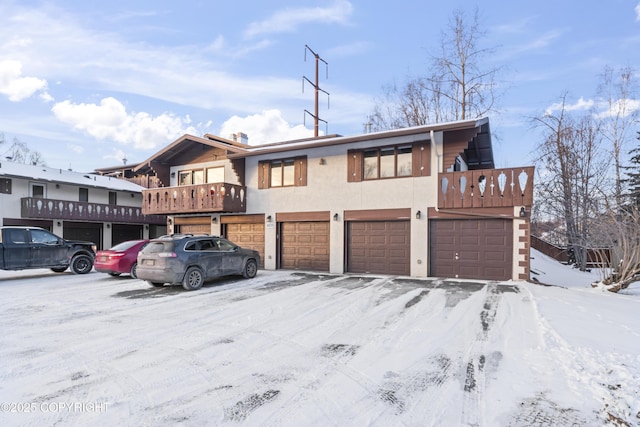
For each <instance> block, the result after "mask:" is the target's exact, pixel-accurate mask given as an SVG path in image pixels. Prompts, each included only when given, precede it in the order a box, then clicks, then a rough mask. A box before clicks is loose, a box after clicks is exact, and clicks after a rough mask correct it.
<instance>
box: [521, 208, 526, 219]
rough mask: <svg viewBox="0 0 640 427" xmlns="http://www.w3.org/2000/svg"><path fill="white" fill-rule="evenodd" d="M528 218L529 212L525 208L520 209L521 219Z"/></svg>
mask: <svg viewBox="0 0 640 427" xmlns="http://www.w3.org/2000/svg"><path fill="white" fill-rule="evenodd" d="M525 216H527V211H526V210H525V209H524V206H523V207H521V208H520V218H524V217H525Z"/></svg>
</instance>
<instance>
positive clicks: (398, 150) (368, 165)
mask: <svg viewBox="0 0 640 427" xmlns="http://www.w3.org/2000/svg"><path fill="white" fill-rule="evenodd" d="M430 148H431V146H430V145H429V142H428V141H425V142H419V143H414V144H406V145H397V146H391V147H379V148H370V149H365V150H349V152H348V155H347V172H348V176H347V181H348V182H359V181H363V180H365V181H368V180H375V179H387V178H400V177H406V176H414V177H416V176H429V175H430V174H431V168H430V164H431V149H430Z"/></svg>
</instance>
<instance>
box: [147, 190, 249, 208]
mask: <svg viewBox="0 0 640 427" xmlns="http://www.w3.org/2000/svg"><path fill="white" fill-rule="evenodd" d="M245 195H246V189H245V187H242V186H240V185H235V184H227V183H214V184H198V185H181V186H179V187H162V188H153V189H149V190H142V212H143V213H144V214H147V215H149V214H162V215H167V214H179V213H207V212H246V209H247V204H246V198H245Z"/></svg>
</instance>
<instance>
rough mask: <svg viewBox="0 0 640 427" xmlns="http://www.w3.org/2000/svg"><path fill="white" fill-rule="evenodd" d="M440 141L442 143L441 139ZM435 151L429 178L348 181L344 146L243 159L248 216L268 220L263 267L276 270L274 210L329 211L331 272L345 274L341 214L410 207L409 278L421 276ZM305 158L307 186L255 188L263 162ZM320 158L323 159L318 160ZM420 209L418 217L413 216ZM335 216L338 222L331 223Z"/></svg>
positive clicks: (434, 188)
mask: <svg viewBox="0 0 640 427" xmlns="http://www.w3.org/2000/svg"><path fill="white" fill-rule="evenodd" d="M427 138H428V136H426V135H421V136H420V137H419V138H415V137H414V138H412V139H411V140H407V139H404V138H403V139H400V138H393V139H389V140H383V141H380V142H379V143H378V144H376V145H375V146H389V145H398V144H403V143H407V142H413V140H419V141H424V140H425V139H427ZM440 140H441V139H440ZM375 146H374V145H372V144H371V143H370V142H369V143H361V144H351V145H349V147H348V148H349V149H359V148H368V147H375ZM436 152H437V150H432V153H431V163H432V165H431V171H432V173H431V176H426V177H401V178H390V179H376V180H370V181H361V182H347V167H348V164H347V147H345V146H331V147H320V148H316V149H313V150H309V149H307V150H300V151H296V150H292V151H288V152H286V153H273V154H270V155H268V156H267V155H265V156H254V157H249V158H247V159H246V185H247V214H264V215H265V217H268V216H269V215H270V216H271V217H272V221H273V222H272V223H271V224H270V223H269V222H267V223H266V224H265V268H267V269H275V268H276V248H277V240H276V237H277V236H276V232H277V228H276V224H275V218H276V213H278V212H314V211H330V216H331V218H332V221H331V226H330V240H331V243H330V271H331V272H332V273H343V272H344V263H345V262H344V259H345V226H346V224H345V222H344V212H345V211H351V210H381V209H398V208H409V209H411V217H410V218H409V220H410V221H411V254H412V255H411V256H412V259H411V275H412V276H417V277H424V276H426V275H427V269H428V262H427V260H428V253H427V251H428V246H429V245H428V235H427V233H428V226H427V224H428V218H427V210H428V208H429V207H433V206H435V204H436V201H437V187H438V184H437V182H438V178H437V163H438V161H437V154H436ZM297 156H306V157H307V185H306V186H299V187H278V188H269V189H258V163H259V162H260V161H261V160H277V159H285V158H293V157H297ZM321 159H323V161H321ZM418 211H420V212H421V214H420V218H417V217H416V214H417V212H418ZM334 214H338V220H337V221H334V220H333V216H334Z"/></svg>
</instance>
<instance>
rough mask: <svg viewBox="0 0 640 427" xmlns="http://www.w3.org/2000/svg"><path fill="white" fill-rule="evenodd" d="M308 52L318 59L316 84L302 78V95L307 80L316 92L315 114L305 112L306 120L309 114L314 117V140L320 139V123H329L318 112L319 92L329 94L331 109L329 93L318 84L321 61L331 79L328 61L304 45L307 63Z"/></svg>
mask: <svg viewBox="0 0 640 427" xmlns="http://www.w3.org/2000/svg"><path fill="white" fill-rule="evenodd" d="M307 50H308V51H309V52H311V53H312V54H313V56H315V58H316V79H315V82H312V81H311V80H309V79H308V78H306V77H305V76H302V93H304V82H305V80H306V81H307V82H309V84H311V86H313V88H314V90H315V99H314V110H313V111H314V112H313V114H312V113H311V112H310V111H308V110H304V112H305V116H304V117H305V119H306V117H307V116H306V115H307V114H309V115H310V116H311V117H313V136H314V138H317V137H318V124H319V122H324V124H325V126H326V125H327V121H326V120H322V119H321V118H320V113H319V112H318V93H319V92H321V91H322V92H324V93H326V94H327V108H329V92H327V91H326V90H323V89H321V88H320V83H319V82H318V64H319V62H320V61H322V62H324V64H325V66H326V78H329V64H328V63H327V61H325V60H324V59H322V58H320V55H318V54H317V53H315V52H314V51H313V49H311V48H310V47H309V46H308V45H306V44H305V45H304V60H305V62H306V61H307ZM305 125H306V121H305Z"/></svg>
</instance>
